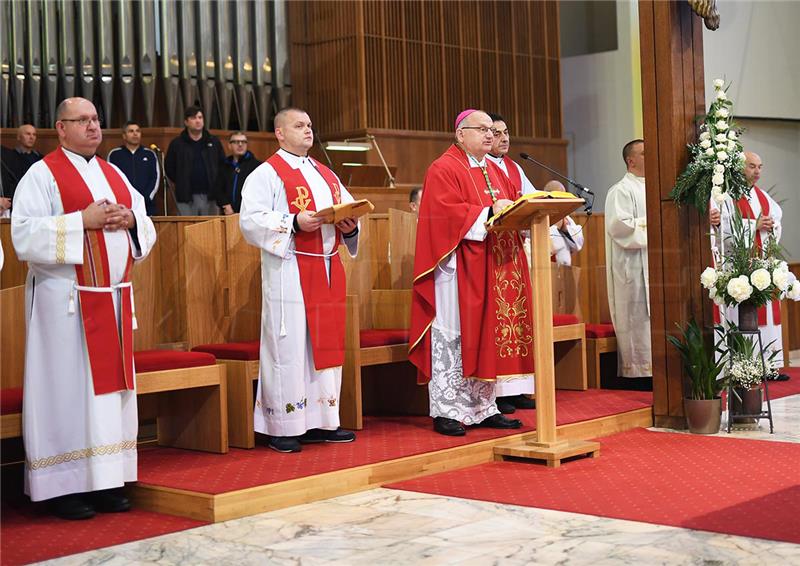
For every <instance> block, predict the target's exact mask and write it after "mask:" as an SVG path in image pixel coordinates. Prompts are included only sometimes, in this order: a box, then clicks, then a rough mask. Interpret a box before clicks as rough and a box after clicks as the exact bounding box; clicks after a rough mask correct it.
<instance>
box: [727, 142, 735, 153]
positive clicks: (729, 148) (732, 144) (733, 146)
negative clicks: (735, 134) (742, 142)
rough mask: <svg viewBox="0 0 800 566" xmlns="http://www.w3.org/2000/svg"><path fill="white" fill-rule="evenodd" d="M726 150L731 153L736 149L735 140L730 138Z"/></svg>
mask: <svg viewBox="0 0 800 566" xmlns="http://www.w3.org/2000/svg"><path fill="white" fill-rule="evenodd" d="M728 151H729V152H730V153H733V152H734V151H736V142H735V141H733V140H731V141H729V142H728Z"/></svg>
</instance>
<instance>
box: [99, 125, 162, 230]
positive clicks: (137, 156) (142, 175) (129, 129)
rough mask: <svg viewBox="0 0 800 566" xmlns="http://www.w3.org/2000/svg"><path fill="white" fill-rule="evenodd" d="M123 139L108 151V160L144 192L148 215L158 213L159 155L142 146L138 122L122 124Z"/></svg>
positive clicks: (134, 186) (136, 187) (137, 188)
mask: <svg viewBox="0 0 800 566" xmlns="http://www.w3.org/2000/svg"><path fill="white" fill-rule="evenodd" d="M122 141H123V142H125V143H123V144H122V145H121V146H119V147H115V148H114V149H112V150H111V151H110V152H109V153H108V161H109V162H110V163H113V164H114V165H116V166H117V167H118V168H119V169H120V171H122V172H123V173H124V174H125V176H126V177H127V178H128V181H130V182H131V185H133V188H135V189H136V190H137V191H139V192H140V193H142V196H143V197H144V202H145V205H146V206H147V215H148V216H153V215H154V214H155V213H156V203H155V200H154V199H155V197H156V192H158V185H159V182H160V181H161V172H160V170H159V167H158V157H157V156H156V154H155V152H154V151H152V150H151V149H148V148H146V147H142V129H141V128H140V127H139V124H137V123H136V122H125V125H124V126H122Z"/></svg>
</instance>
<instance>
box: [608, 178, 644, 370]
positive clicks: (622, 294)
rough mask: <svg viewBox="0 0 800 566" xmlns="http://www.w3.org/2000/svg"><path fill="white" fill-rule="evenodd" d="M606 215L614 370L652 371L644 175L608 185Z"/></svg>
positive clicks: (609, 303) (609, 304)
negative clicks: (615, 351) (615, 366)
mask: <svg viewBox="0 0 800 566" xmlns="http://www.w3.org/2000/svg"><path fill="white" fill-rule="evenodd" d="M605 214H606V234H605V240H606V279H607V284H608V306H609V310H610V311H611V321H612V322H613V323H614V332H615V334H616V336H617V373H618V374H619V375H621V376H622V377H645V376H651V375H653V356H652V351H651V347H650V288H649V281H650V276H649V271H648V265H647V205H646V198H645V187H644V177H637V176H636V175H634V174H633V173H626V174H625V176H624V177H623V178H622V179H621V180H620V181H619V182H618V183H617V184H615V185H614V186H612V187H611V188H610V189H609V190H608V196H607V197H606V208H605Z"/></svg>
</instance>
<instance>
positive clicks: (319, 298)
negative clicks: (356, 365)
mask: <svg viewBox="0 0 800 566" xmlns="http://www.w3.org/2000/svg"><path fill="white" fill-rule="evenodd" d="M275 137H276V138H278V142H279V144H280V147H281V148H280V149H279V150H278V151H277V152H276V153H275V154H274V155H272V157H270V158H269V159H268V160H267V161H266V162H265V163H263V164H262V165H260V166H259V167H258V168H256V170H255V171H253V172H252V173H251V174H250V176H248V177H247V181H245V184H244V189H243V190H242V208H241V213H240V214H241V215H240V217H239V224H240V226H241V229H242V233H243V234H244V237H245V239H246V240H247V241H248V242H250V243H251V244H253V245H254V246H257V247H259V248H261V285H262V297H263V306H262V312H261V352H260V370H259V382H258V395H257V398H256V407H255V419H254V421H255V430H256V432H260V433H263V434H266V435H268V437H269V438H268V446H269V447H270V448H272V449H273V450H276V451H278V452H299V451H300V449H301V443H312V442H351V441H353V440H355V434H354V433H352V432H350V431H346V430H342V429H341V428H339V395H340V390H341V385H342V364H343V363H344V325H345V274H344V268H343V266H342V261H341V259H340V258H339V256H338V252H339V244H340V243H344V245H345V246H346V247H347V250H348V252H349V253H350V255H352V256H355V254H356V251H357V249H358V223H357V222H356V221H355V220H353V219H350V218H348V219H345V220H342V221H341V222H339V223H337V224H336V225H335V226H334V225H332V224H323V223H322V220H321V219H320V218H315V217H314V211H319V210H323V209H325V208H328V207H330V206H332V205H334V204H340V203H347V202H352V201H353V197H352V196H350V193H348V192H347V189H345V187H344V186H343V185H342V182H341V181H340V180H339V178H338V177H337V176H336V175H335V174H334V173H333V171H331V170H330V169H328V168H327V167H325V166H324V165H323V164H321V163H319V162H318V161H316V160H314V159H312V158H311V157H309V156H308V150H309V149H310V148H311V146H312V145H313V143H314V134H313V131H312V129H311V119H310V118H309V117H308V114H306V112H305V111H303V110H299V109H296V108H288V109H285V110H281V111H280V112H279V113H278V114H277V115H276V116H275Z"/></svg>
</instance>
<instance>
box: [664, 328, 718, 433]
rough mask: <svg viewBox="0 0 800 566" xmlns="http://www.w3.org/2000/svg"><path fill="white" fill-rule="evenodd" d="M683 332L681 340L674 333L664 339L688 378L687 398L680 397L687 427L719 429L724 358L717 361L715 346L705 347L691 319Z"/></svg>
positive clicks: (706, 430) (714, 430) (697, 430)
mask: <svg viewBox="0 0 800 566" xmlns="http://www.w3.org/2000/svg"><path fill="white" fill-rule="evenodd" d="M679 328H680V327H679ZM682 334H683V336H682V337H683V340H679V339H678V338H676V337H675V336H667V340H669V342H670V344H672V345H673V346H675V348H676V349H677V350H678V352H680V354H681V360H682V361H683V369H684V370H685V372H686V375H687V376H688V377H689V384H690V388H689V389H690V391H689V397H685V398H684V400H683V407H684V413H685V414H686V421H687V423H688V425H689V430H690V431H691V432H693V433H695V434H714V433H716V432H719V427H720V422H721V415H722V403H721V398H720V393H721V392H722V389H723V388H724V387H725V379H724V376H723V377H720V376H721V374H722V369H723V367H724V359H720V360H719V361H717V359H716V356H715V352H714V349H713V348H711V347H706V343H705V341H704V340H703V334H702V332H701V331H700V327H699V326H697V323H696V322H695V320H694V319H692V320H690V321H689V324H687V325H686V328H685V329H684V330H683V332H682Z"/></svg>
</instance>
